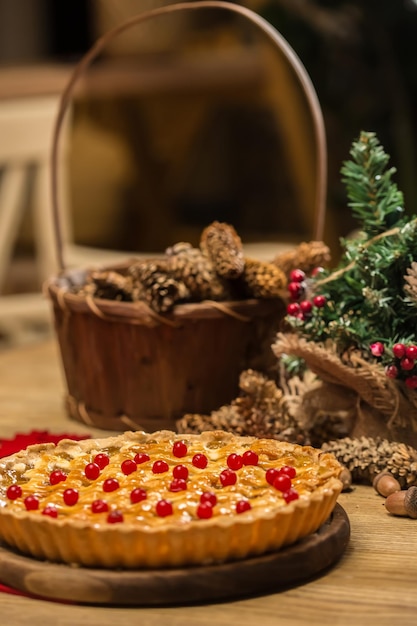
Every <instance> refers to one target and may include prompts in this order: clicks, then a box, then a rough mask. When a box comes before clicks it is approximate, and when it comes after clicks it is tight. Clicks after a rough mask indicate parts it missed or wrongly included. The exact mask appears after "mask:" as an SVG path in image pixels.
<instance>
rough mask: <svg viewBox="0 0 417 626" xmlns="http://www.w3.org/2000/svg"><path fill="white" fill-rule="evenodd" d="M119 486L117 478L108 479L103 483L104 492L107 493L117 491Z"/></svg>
mask: <svg viewBox="0 0 417 626" xmlns="http://www.w3.org/2000/svg"><path fill="white" fill-rule="evenodd" d="M119 486H120V485H119V481H118V480H117V479H116V478H106V480H105V481H104V483H103V491H106V492H107V493H108V492H110V491H116V489H118V488H119Z"/></svg>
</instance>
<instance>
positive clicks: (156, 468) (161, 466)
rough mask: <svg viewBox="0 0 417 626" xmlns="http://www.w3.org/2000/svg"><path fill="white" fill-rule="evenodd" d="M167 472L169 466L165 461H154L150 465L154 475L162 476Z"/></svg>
mask: <svg viewBox="0 0 417 626" xmlns="http://www.w3.org/2000/svg"><path fill="white" fill-rule="evenodd" d="M168 470H169V465H168V463H167V462H166V461H155V463H154V464H153V465H152V471H153V473H154V474H163V473H164V472H167V471H168Z"/></svg>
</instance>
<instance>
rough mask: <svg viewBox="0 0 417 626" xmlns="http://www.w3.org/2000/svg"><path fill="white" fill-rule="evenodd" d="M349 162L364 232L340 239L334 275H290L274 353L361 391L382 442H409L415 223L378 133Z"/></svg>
mask: <svg viewBox="0 0 417 626" xmlns="http://www.w3.org/2000/svg"><path fill="white" fill-rule="evenodd" d="M350 154H351V160H349V161H347V162H346V163H344V165H343V167H342V170H341V172H342V176H343V182H344V184H345V185H346V189H347V194H348V200H349V206H350V208H351V209H352V212H353V215H354V217H355V218H356V219H357V221H358V223H359V224H358V225H359V229H358V232H357V233H355V235H354V236H352V237H351V238H349V239H345V240H343V241H342V245H343V248H344V252H343V255H342V258H341V261H340V263H339V265H338V266H337V267H336V268H335V269H334V270H330V271H327V270H322V271H315V272H313V274H314V275H312V276H305V275H304V274H303V273H302V272H301V273H300V272H298V273H297V272H293V274H292V276H291V277H290V281H291V282H290V283H289V285H288V288H289V293H290V298H291V300H292V302H291V303H290V304H289V305H288V315H287V317H286V322H287V323H288V326H289V332H286V333H281V334H279V335H278V338H277V342H276V344H274V346H273V349H274V352H275V354H276V355H277V356H278V357H280V359H281V362H282V363H284V364H285V365H286V366H287V371H288V372H290V373H291V374H292V373H293V372H294V371H296V369H295V364H297V365H298V366H301V365H302V364H303V365H304V366H305V365H307V366H308V367H309V368H310V369H312V371H313V372H315V373H316V374H317V376H318V377H319V378H320V379H321V380H324V381H327V382H328V383H331V384H336V385H340V386H341V387H344V388H345V389H346V388H349V389H350V390H354V391H355V392H356V393H358V395H359V403H358V406H360V405H361V403H362V402H364V403H366V404H367V405H368V406H369V407H371V409H375V411H376V412H377V413H378V412H379V413H380V414H381V415H382V417H383V422H384V428H383V429H381V434H384V435H385V434H387V432H388V434H390V435H392V436H397V437H398V432H399V431H398V429H395V428H394V429H393V430H392V428H393V427H394V426H397V427H398V426H401V429H402V431H401V432H402V435H401V438H402V439H404V438H405V439H407V433H408V432H411V431H415V430H417V393H416V391H415V389H416V388H417V323H416V321H417V218H416V217H415V216H411V217H410V216H407V215H406V213H405V210H404V203H403V195H402V193H401V192H400V191H399V190H398V188H397V185H396V184H395V182H394V181H393V180H392V177H393V175H394V173H395V169H394V168H389V167H388V161H389V156H388V155H387V154H386V153H385V152H384V150H383V148H382V147H381V145H380V143H379V141H378V139H377V137H376V136H375V134H374V133H370V132H362V133H361V134H360V137H359V139H358V140H357V141H355V142H354V143H353V145H352V149H351V153H350ZM361 408H362V407H361ZM377 430H378V429H377ZM361 432H362V433H363V434H368V433H367V432H366V424H365V427H364V424H362V429H361ZM404 433H405V435H404ZM372 434H373V435H374V434H375V423H374V427H373V432H372ZM415 439H416V437H415V436H414V437H413V439H412V440H413V442H414V440H415Z"/></svg>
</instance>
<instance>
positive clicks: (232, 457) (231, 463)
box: [227, 454, 243, 471]
mask: <svg viewBox="0 0 417 626" xmlns="http://www.w3.org/2000/svg"><path fill="white" fill-rule="evenodd" d="M242 465H243V459H242V457H241V456H240V454H229V456H228V457H227V466H228V467H229V468H230V469H231V470H234V471H236V470H239V469H240V468H241V467H242Z"/></svg>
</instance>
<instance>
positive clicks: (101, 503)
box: [91, 500, 109, 513]
mask: <svg viewBox="0 0 417 626" xmlns="http://www.w3.org/2000/svg"><path fill="white" fill-rule="evenodd" d="M108 510H109V505H108V504H107V502H106V501H105V500H94V502H92V503H91V512H92V513H107V511H108Z"/></svg>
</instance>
